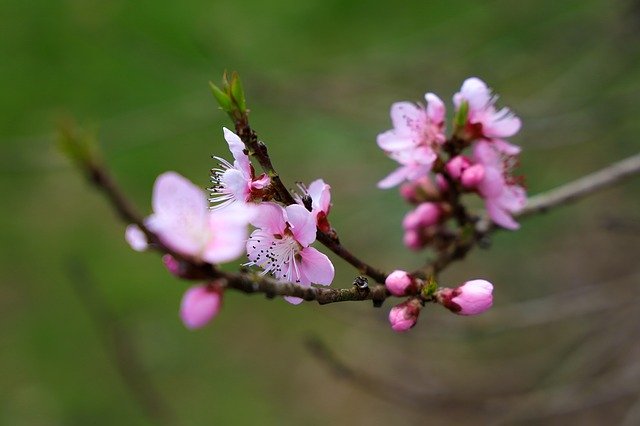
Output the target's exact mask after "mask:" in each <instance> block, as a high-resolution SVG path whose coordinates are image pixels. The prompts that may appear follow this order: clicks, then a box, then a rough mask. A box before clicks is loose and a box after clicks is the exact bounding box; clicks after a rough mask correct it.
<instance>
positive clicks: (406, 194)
mask: <svg viewBox="0 0 640 426" xmlns="http://www.w3.org/2000/svg"><path fill="white" fill-rule="evenodd" d="M416 189H417V188H416V185H415V184H414V183H413V182H407V183H405V184H403V185H402V186H401V187H400V196H401V197H402V198H404V199H405V200H406V201H407V202H409V203H414V202H415V201H416V199H417V195H418V194H417V191H416Z"/></svg>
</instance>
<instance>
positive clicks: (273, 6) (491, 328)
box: [0, 0, 640, 425]
mask: <svg viewBox="0 0 640 426" xmlns="http://www.w3.org/2000/svg"><path fill="white" fill-rule="evenodd" d="M0 35H1V36H0V58H2V59H0V141H1V145H0V149H1V151H0V152H1V155H0V165H1V166H0V172H1V174H0V176H1V177H2V179H1V180H0V185H1V193H2V197H3V203H2V204H3V206H4V208H3V209H2V211H1V212H0V218H1V220H2V224H3V225H2V229H3V231H2V233H1V234H0V239H1V245H0V247H1V248H0V249H1V250H2V251H1V253H0V254H1V256H0V268H1V271H2V274H1V282H2V286H1V287H0V348H1V349H0V424H3V425H4V424H6V425H86V424H92V425H113V424H126V425H150V424H181V425H187V424H188V425H205V424H222V425H225V424H260V425H297V424H302V423H304V424H306V425H326V424H339V425H342V424H351V425H354V424H356V425H359V424H362V425H378V424H389V423H390V422H394V424H398V425H400V424H403V425H404V424H478V423H480V424H618V423H620V424H623V422H627V423H626V424H630V425H631V424H639V423H635V420H638V419H640V402H639V401H640V399H639V395H640V385H639V384H640V374H639V371H638V370H640V368H639V366H638V359H640V356H638V354H639V353H640V347H639V346H638V343H637V342H638V341H640V339H638V337H640V336H638V334H639V330H638V329H639V328H640V327H638V326H637V324H639V323H640V322H639V321H640V312H639V309H638V308H637V303H638V302H639V301H640V289H639V285H638V283H639V281H640V268H639V266H638V260H639V258H638V253H639V248H640V244H639V242H640V215H639V212H640V201H639V200H640V197H639V196H640V185H638V180H637V179H636V180H631V181H628V182H626V183H625V184H623V185H620V186H618V187H616V188H614V189H610V190H607V191H606V192H603V193H601V194H597V195H594V196H593V197H591V198H590V199H588V200H584V201H581V202H580V203H578V204H576V205H573V206H570V207H566V208H563V209H560V210H556V211H553V212H551V213H549V214H548V215H545V216H541V217H536V218H532V219H529V220H527V221H526V223H524V226H523V228H522V229H521V230H520V231H518V232H515V233H506V232H502V233H499V234H496V236H495V238H494V241H493V246H492V248H491V250H485V251H479V252H474V253H473V255H472V256H471V257H470V258H469V260H468V261H466V262H464V263H461V264H456V265H455V266H453V267H452V268H450V269H449V270H448V271H447V272H446V274H445V275H444V277H443V281H444V282H443V284H445V285H455V284H457V283H459V282H461V281H463V280H465V279H469V278H477V277H483V278H486V279H489V280H491V281H492V282H493V283H494V284H495V286H496V301H495V308H494V310H493V311H492V312H490V313H487V314H486V315H483V316H481V317H478V318H462V317H455V316H453V315H450V314H449V313H448V312H446V311H445V310H443V309H440V308H438V307H437V306H432V307H428V309H426V310H425V311H424V312H423V313H422V318H421V321H420V322H419V324H418V326H417V327H416V328H415V329H414V330H412V332H411V333H407V334H406V335H396V334H394V333H393V332H392V331H391V330H390V328H389V327H388V324H387V320H386V315H387V312H388V309H389V307H390V305H389V304H386V305H385V306H384V307H383V308H382V309H377V310H376V309H372V308H371V306H370V305H369V304H356V303H351V304H342V305H341V304H336V305H331V306H325V307H320V306H317V305H315V304H304V305H302V306H298V307H293V306H290V305H288V304H287V303H284V302H282V301H279V300H273V301H265V300H264V299H263V298H262V297H260V296H252V297H248V296H244V295H241V294H236V293H230V294H227V296H226V299H225V307H224V309H223V311H222V313H221V314H220V316H219V317H218V318H217V319H216V320H215V321H214V322H213V323H212V325H210V326H209V327H207V328H205V329H203V330H200V331H196V332H190V331H188V330H186V329H185V328H184V327H183V326H182V324H181V323H180V321H179V319H178V316H177V312H178V304H179V300H180V297H181V294H182V292H183V291H184V289H185V288H186V286H185V283H184V282H180V281H179V280H177V279H175V278H173V277H171V276H170V275H169V274H167V273H166V271H165V270H164V268H163V267H162V265H161V263H160V260H159V258H158V256H156V255H155V254H151V253H145V254H140V253H135V252H133V251H132V250H131V249H130V248H129V247H128V246H127V244H126V243H125V242H124V239H123V233H124V227H125V224H123V223H121V222H120V221H119V220H118V219H117V218H116V217H115V215H114V214H113V213H112V211H111V209H110V206H109V205H108V204H107V203H106V201H105V200H104V199H103V198H102V196H101V195H100V194H98V193H96V192H95V191H94V190H93V189H92V188H91V187H90V186H89V185H88V184H86V183H85V181H84V180H83V179H82V177H81V176H80V175H79V174H78V173H77V171H76V170H74V169H73V167H71V166H70V164H69V163H68V161H67V160H66V159H64V158H62V157H61V156H60V155H59V154H58V153H57V152H56V150H55V148H54V146H53V144H52V141H53V129H54V128H55V123H56V121H57V120H58V119H59V118H60V117H65V116H68V115H72V116H74V117H76V118H77V120H78V121H79V122H80V123H82V124H83V125H85V126H87V127H89V128H93V129H95V130H96V131H97V134H98V135H99V138H100V140H101V145H102V148H103V151H104V156H105V159H106V161H107V162H108V164H109V165H110V167H111V168H112V171H113V173H114V175H115V176H116V178H117V180H118V181H119V182H120V183H121V184H122V185H123V187H124V188H126V190H127V191H128V193H129V194H130V196H131V197H132V199H133V200H134V201H135V202H136V203H137V205H138V206H139V207H140V208H141V210H142V211H144V212H145V213H146V212H148V211H149V209H150V197H151V188H152V184H153V181H154V179H155V177H156V176H157V175H158V174H160V173H161V172H163V171H166V170H175V171H178V172H179V173H181V174H183V175H185V176H187V177H188V178H190V179H191V180H192V181H194V182H196V183H199V184H201V185H202V186H206V185H207V183H208V170H209V168H211V167H212V166H213V163H212V161H211V159H210V156H211V155H212V154H215V155H220V156H223V157H227V158H228V157H229V154H228V152H227V151H226V145H225V143H224V140H223V139H222V131H221V126H223V125H229V123H228V122H227V120H226V117H225V116H224V114H223V113H221V112H220V111H219V110H217V109H216V105H215V102H214V100H213V99H212V97H211V95H210V93H209V90H208V87H207V82H208V81H209V80H214V81H218V79H219V77H220V76H221V74H222V71H223V70H224V69H230V70H238V71H239V72H240V74H241V76H242V77H243V81H244V84H245V89H246V91H247V97H248V102H249V105H250V108H251V109H252V115H251V119H252V123H253V125H254V127H255V128H256V130H257V131H258V132H259V134H260V136H261V137H262V138H263V139H264V140H265V141H266V142H267V144H268V145H269V147H270V150H271V153H272V157H273V159H274V163H275V165H276V167H277V168H278V169H279V171H280V172H281V175H282V177H283V179H284V181H285V182H286V183H287V184H288V185H290V186H293V183H294V182H295V181H307V182H308V181H310V180H312V179H315V178H318V177H323V178H324V179H325V180H326V181H328V182H329V183H330V184H331V185H332V187H333V193H332V196H333V202H334V207H333V210H332V215H331V219H332V223H333V224H334V226H335V227H336V228H337V229H338V231H339V232H340V235H341V237H342V240H343V243H344V244H345V245H346V246H348V247H350V248H351V249H352V250H353V251H354V252H356V253H359V254H360V255H361V256H362V257H363V258H365V259H366V260H368V261H369V262H370V263H372V264H375V265H379V266H380V267H381V268H383V269H385V270H392V269H395V268H406V269H411V268H412V267H415V266H417V265H419V262H421V259H422V257H423V256H424V255H416V254H415V253H410V252H409V251H407V250H406V249H404V248H403V246H402V243H401V238H402V232H401V226H400V221H401V219H402V217H403V215H404V213H405V212H406V211H407V210H408V206H407V205H405V204H404V203H403V202H402V201H401V200H400V197H399V196H398V195H397V192H396V191H380V190H378V189H376V187H375V184H376V182H377V181H378V180H379V179H380V178H382V177H383V176H385V175H386V174H387V173H388V172H389V171H390V170H392V168H393V167H394V165H393V164H392V162H391V161H389V160H388V159H386V158H385V156H384V155H383V154H382V152H381V151H380V150H379V149H378V148H377V147H376V144H375V137H376V135H377V134H378V133H379V132H381V131H384V130H386V129H388V128H389V127H390V120H389V117H388V110H389V106H390V104H391V103H392V102H395V101H399V100H415V101H418V100H420V99H422V96H423V94H424V92H426V91H433V92H436V93H437V94H438V95H440V96H441V97H442V98H443V99H445V100H446V101H447V103H448V104H449V105H450V98H451V96H452V95H453V93H454V92H455V91H456V90H457V89H458V88H459V86H460V84H461V82H462V81H463V80H464V79H465V78H467V77H469V76H479V77H481V78H483V79H484V80H485V81H487V82H488V84H489V85H490V86H492V87H493V88H494V89H495V90H496V92H497V93H499V94H500V95H501V100H500V103H501V104H502V105H508V106H510V107H511V108H512V109H513V110H514V111H516V112H517V114H518V115H519V116H520V117H521V118H522V119H523V122H524V127H523V130H522V131H521V133H520V134H519V135H518V136H517V137H516V138H514V142H516V143H519V144H521V145H522V146H523V147H524V154H523V156H522V172H523V173H524V174H526V176H527V182H528V188H529V191H530V193H531V194H534V193H537V192H539V191H543V190H546V189H550V188H552V187H554V186H556V185H559V184H561V183H563V182H566V181H568V180H571V179H573V178H576V177H579V176H581V175H583V174H586V173H588V172H591V171H594V170H596V169H598V168H600V167H603V166H605V165H607V164H608V163H610V162H612V161H615V160H618V159H622V158H624V157H625V156H628V155H631V154H634V153H636V152H637V151H638V149H639V148H640V142H639V141H638V134H639V133H640V120H639V119H638V116H639V115H640V106H639V103H638V99H639V98H640V55H639V53H640V43H639V42H640V5H639V4H638V2H637V1H608V0H580V1H570V0H568V1H552V0H535V1H534V0H525V1H520V2H513V1H508V0H495V1H486V2H476V1H471V0H462V1H458V2H450V1H445V0H436V1H429V2H425V1H404V2H400V3H397V4H395V5H394V6H391V5H389V4H387V2H374V1H369V2H356V1H335V0H324V1H319V0H313V1H303V2H301V1H291V0H274V1H271V2H268V3H266V2H261V1H256V0H252V1H204V0H201V1H197V0H196V1H183V2H169V1H147V0H141V1H135V2H129V1H122V0H109V1H106V0H105V1H93V0H30V1H18V0H5V1H3V2H1V3H0ZM334 260H335V262H334V263H335V264H336V267H337V271H338V274H337V279H336V281H335V283H334V285H335V286H349V285H350V283H351V281H352V279H353V276H354V271H353V270H352V269H351V268H350V267H348V265H345V264H344V263H343V262H341V261H339V260H338V259H334ZM235 266H236V265H233V264H232V265H230V267H231V268H235ZM310 337H314V338H317V339H321V340H322V341H323V342H324V343H325V344H326V345H327V346H328V347H330V348H331V349H332V350H333V351H334V352H335V354H336V356H337V357H338V358H339V359H341V360H342V362H344V363H345V365H346V366H348V367H349V368H351V369H353V371H350V374H347V373H346V372H345V371H343V370H338V374H334V373H335V371H333V370H331V368H330V366H329V365H327V364H328V362H327V359H324V360H322V359H319V358H318V357H317V356H313V355H312V353H311V352H310V351H309V349H308V347H307V345H306V344H305V341H307V340H308V339H309V338H310ZM117 360H119V362H120V363H119V364H118V361H117ZM118 365H120V366H121V368H122V366H124V368H125V369H126V370H128V373H126V374H125V375H124V376H123V375H122V374H121V370H120V369H119V368H118ZM132 377H133V379H132ZM634 410H635V411H634ZM638 421H640V420H638Z"/></svg>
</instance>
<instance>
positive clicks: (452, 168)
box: [445, 155, 471, 179]
mask: <svg viewBox="0 0 640 426" xmlns="http://www.w3.org/2000/svg"><path fill="white" fill-rule="evenodd" d="M470 165H471V160H469V159H468V158H467V157H465V156H464V155H458V156H456V157H453V158H452V159H451V160H449V161H448V162H447V164H446V165H445V169H446V170H447V173H449V176H451V177H452V178H454V179H460V176H462V173H463V172H464V170H465V169H466V168H467V167H469V166H470Z"/></svg>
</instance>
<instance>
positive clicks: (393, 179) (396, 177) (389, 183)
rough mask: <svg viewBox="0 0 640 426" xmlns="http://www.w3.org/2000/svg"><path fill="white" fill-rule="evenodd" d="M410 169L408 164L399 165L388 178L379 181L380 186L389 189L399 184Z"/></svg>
mask: <svg viewBox="0 0 640 426" xmlns="http://www.w3.org/2000/svg"><path fill="white" fill-rule="evenodd" d="M409 172H410V169H409V168H408V167H406V166H403V167H399V168H397V169H396V170H394V171H393V172H391V173H390V174H389V175H388V176H387V177H386V178H384V179H382V180H381V181H380V182H378V188H380V189H387V188H392V187H394V186H396V185H398V184H399V183H400V182H402V181H403V180H405V179H406V177H407V175H408V174H409Z"/></svg>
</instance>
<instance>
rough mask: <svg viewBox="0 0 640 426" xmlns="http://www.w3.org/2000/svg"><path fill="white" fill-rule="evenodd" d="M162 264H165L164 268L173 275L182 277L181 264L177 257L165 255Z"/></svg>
mask: <svg viewBox="0 0 640 426" xmlns="http://www.w3.org/2000/svg"><path fill="white" fill-rule="evenodd" d="M162 263H164V266H165V267H166V268H167V270H168V271H169V272H171V273H172V274H173V275H175V276H177V277H179V276H180V262H179V261H178V260H177V259H176V258H175V257H173V256H171V255H170V254H165V255H164V256H162Z"/></svg>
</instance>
